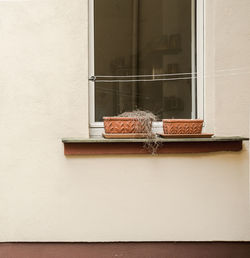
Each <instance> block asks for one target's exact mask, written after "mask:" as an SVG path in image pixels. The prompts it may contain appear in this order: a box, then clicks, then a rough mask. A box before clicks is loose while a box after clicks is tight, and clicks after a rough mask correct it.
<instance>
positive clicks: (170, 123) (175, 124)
mask: <svg viewBox="0 0 250 258" xmlns="http://www.w3.org/2000/svg"><path fill="white" fill-rule="evenodd" d="M202 125H203V120H199V119H163V131H164V134H201V131H202Z"/></svg>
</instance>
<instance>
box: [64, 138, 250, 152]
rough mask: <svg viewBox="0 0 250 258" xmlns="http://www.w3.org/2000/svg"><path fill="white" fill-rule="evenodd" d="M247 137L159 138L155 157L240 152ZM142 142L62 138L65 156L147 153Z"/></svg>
mask: <svg viewBox="0 0 250 258" xmlns="http://www.w3.org/2000/svg"><path fill="white" fill-rule="evenodd" d="M248 140H249V139H248V138H244V137H239V136H233V137H212V138H182V139H161V138H159V141H160V142H161V145H160V147H159V149H158V151H157V154H171V153H172V154H174V153H206V152H218V151H241V150H242V142H243V141H248ZM145 141H146V140H145V139H104V138H89V139H83V138H64V139H62V142H63V143H64V154H65V155H106V154H112V155H114V154H150V152H149V151H147V150H146V149H145V148H143V145H144V143H145Z"/></svg>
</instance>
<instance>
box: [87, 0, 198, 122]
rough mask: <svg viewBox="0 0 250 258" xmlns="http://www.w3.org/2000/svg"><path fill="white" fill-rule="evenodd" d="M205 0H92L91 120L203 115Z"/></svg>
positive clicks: (193, 116)
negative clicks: (143, 114) (143, 113)
mask: <svg viewBox="0 0 250 258" xmlns="http://www.w3.org/2000/svg"><path fill="white" fill-rule="evenodd" d="M202 14H203V0H154V1H152V0H90V69H89V70H90V83H89V86H90V124H91V126H101V125H102V124H101V123H100V122H102V117H103V116H115V115H118V114H120V113H122V112H125V111H132V110H135V109H140V110H149V111H151V112H153V113H154V114H156V115H157V116H158V118H159V119H163V118H197V117H199V118H201V116H202V108H201V107H202V102H203V99H202V87H203V86H202V71H203V66H202V63H203V61H202V60H203V59H202V56H203V50H202V46H203V43H202V42H203V32H202V29H203V16H202Z"/></svg>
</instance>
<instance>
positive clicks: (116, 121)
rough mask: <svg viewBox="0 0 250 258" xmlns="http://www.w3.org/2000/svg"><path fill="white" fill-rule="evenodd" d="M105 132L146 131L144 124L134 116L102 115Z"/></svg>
mask: <svg viewBox="0 0 250 258" xmlns="http://www.w3.org/2000/svg"><path fill="white" fill-rule="evenodd" d="M103 120H104V129H105V133H106V134H127V133H146V128H145V126H143V125H142V123H141V122H140V121H138V119H136V118H134V117H103Z"/></svg>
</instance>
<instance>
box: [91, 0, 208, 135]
mask: <svg viewBox="0 0 250 258" xmlns="http://www.w3.org/2000/svg"><path fill="white" fill-rule="evenodd" d="M88 1H89V42H88V43H89V56H88V59H89V60H88V61H89V67H88V68H89V72H88V74H89V78H91V76H93V75H94V74H95V69H94V60H95V52H94V0H88ZM191 1H192V5H193V4H195V3H196V13H193V14H192V17H193V18H192V25H193V26H195V20H196V33H194V34H193V35H192V38H195V37H196V42H195V43H196V66H197V83H196V85H197V86H196V90H194V88H193V89H192V99H195V101H192V119H195V118H197V119H203V120H204V66H205V62H204V42H205V40H204V16H205V12H204V5H205V3H204V1H205V0H191ZM193 9H194V8H192V10H193ZM194 15H196V16H194ZM195 18H196V19H195ZM192 48H193V49H194V48H195V44H192ZM193 53H194V52H193ZM192 58H194V55H192ZM192 63H193V64H194V62H192ZM192 85H194V84H192ZM88 89H89V129H90V136H99V135H101V134H102V132H103V131H104V123H103V122H95V82H94V81H93V80H89V82H88ZM204 123H205V121H204ZM153 130H154V131H156V132H158V131H161V130H162V122H154V123H153Z"/></svg>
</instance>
